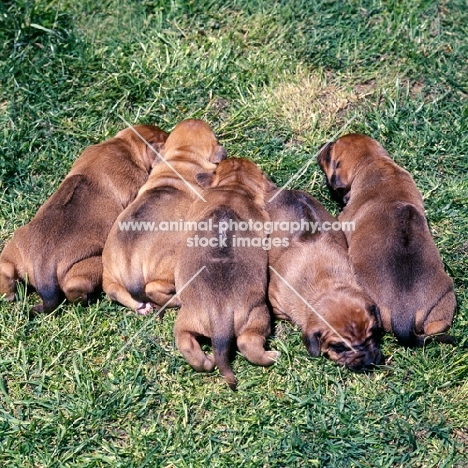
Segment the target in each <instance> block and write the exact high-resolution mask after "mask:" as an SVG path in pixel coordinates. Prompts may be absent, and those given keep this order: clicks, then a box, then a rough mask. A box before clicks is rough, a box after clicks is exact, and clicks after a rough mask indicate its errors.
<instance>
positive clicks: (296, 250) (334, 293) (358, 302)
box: [266, 190, 383, 371]
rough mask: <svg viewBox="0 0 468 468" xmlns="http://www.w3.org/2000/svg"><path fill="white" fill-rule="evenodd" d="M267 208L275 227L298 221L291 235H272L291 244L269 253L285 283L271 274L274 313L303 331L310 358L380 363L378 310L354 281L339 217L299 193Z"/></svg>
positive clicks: (357, 365) (355, 364) (354, 364)
mask: <svg viewBox="0 0 468 468" xmlns="http://www.w3.org/2000/svg"><path fill="white" fill-rule="evenodd" d="M266 208H267V210H268V213H269V215H270V218H271V221H272V222H273V223H275V222H277V223H279V222H287V223H289V226H291V227H292V226H293V224H291V223H297V226H296V227H295V229H290V231H292V230H294V231H295V232H293V233H292V234H291V233H289V234H288V233H285V232H281V231H279V230H278V229H274V230H273V232H272V234H271V237H272V238H275V237H278V236H284V235H285V234H286V235H289V246H287V247H285V246H284V243H283V245H281V246H275V244H274V243H273V244H272V245H273V246H272V248H271V250H270V252H269V264H270V266H271V267H273V268H274V269H275V270H276V272H278V273H279V274H280V275H281V276H282V278H283V279H284V280H283V279H282V278H280V277H279V276H278V274H277V273H276V272H275V271H270V284H269V287H268V298H269V300H270V303H271V305H272V307H273V312H274V314H275V315H276V316H277V317H278V318H281V319H285V320H289V321H290V322H292V323H294V324H296V325H298V326H299V327H300V328H301V330H302V339H303V342H304V344H305V346H306V348H307V350H308V351H309V353H310V354H311V355H312V356H319V355H320V352H323V353H324V354H325V356H327V357H328V358H330V359H332V360H333V361H336V362H338V363H339V364H342V365H345V366H347V367H349V368H350V369H352V370H355V371H360V370H363V369H364V368H366V367H370V366H372V365H374V364H380V363H381V362H382V361H383V358H382V353H381V352H380V349H379V338H380V333H379V328H380V326H381V323H380V316H379V310H378V308H377V307H376V306H375V304H374V303H373V302H372V300H371V299H370V297H369V296H368V295H367V294H365V293H364V292H363V291H362V290H361V289H360V288H359V287H358V285H357V283H356V280H355V279H354V275H353V271H352V269H351V265H350V264H349V262H348V255H347V245H346V239H345V236H344V234H343V232H342V231H341V230H338V231H337V230H332V229H331V227H332V226H335V228H336V219H335V218H334V217H333V216H332V215H331V214H329V213H328V212H327V211H326V210H325V208H324V207H323V206H322V205H321V204H320V203H319V202H318V201H317V200H315V199H314V198H312V197H311V196H310V195H308V194H306V193H304V192H301V191H296V190H291V191H290V190H284V191H283V192H281V193H280V194H279V195H278V196H277V197H276V198H274V199H273V200H272V201H271V202H270V203H268V204H267V205H266ZM299 223H301V224H302V226H301V229H300V230H297V227H298V225H299ZM306 223H309V228H308V229H306ZM310 223H313V226H315V227H313V226H311V224H310ZM334 223H335V224H334ZM279 226H281V225H279ZM274 227H275V226H274ZM314 231H315V232H314ZM285 281H286V282H287V284H285ZM289 285H290V286H292V287H293V288H294V289H295V291H296V292H297V293H298V294H299V295H300V296H301V297H302V299H301V297H299V296H298V295H297V294H296V293H295V292H293V291H292V290H291V288H290V287H289ZM304 301H305V302H304Z"/></svg>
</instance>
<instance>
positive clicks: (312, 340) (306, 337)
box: [302, 331, 320, 357]
mask: <svg viewBox="0 0 468 468" xmlns="http://www.w3.org/2000/svg"><path fill="white" fill-rule="evenodd" d="M302 342H303V343H304V346H305V347H306V348H307V351H309V353H310V355H311V356H313V357H318V356H320V332H319V331H316V332H315V333H308V332H307V331H304V333H302Z"/></svg>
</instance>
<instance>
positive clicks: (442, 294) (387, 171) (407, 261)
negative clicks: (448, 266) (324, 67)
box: [318, 134, 456, 346]
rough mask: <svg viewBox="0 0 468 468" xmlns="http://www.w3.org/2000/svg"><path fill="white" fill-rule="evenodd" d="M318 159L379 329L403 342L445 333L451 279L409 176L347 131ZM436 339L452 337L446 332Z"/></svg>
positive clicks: (420, 341) (449, 313) (381, 152)
mask: <svg viewBox="0 0 468 468" xmlns="http://www.w3.org/2000/svg"><path fill="white" fill-rule="evenodd" d="M318 160H319V164H320V166H321V168H322V169H323V171H324V172H325V174H326V176H327V181H328V184H329V186H330V188H331V189H332V190H334V191H335V192H338V194H339V196H340V197H341V198H342V199H343V204H344V205H346V206H345V208H344V209H343V211H342V212H341V214H340V216H339V218H338V219H339V220H340V221H342V222H345V221H352V222H354V223H355V230H354V231H349V232H346V237H347V240H348V244H349V256H350V260H351V263H352V265H353V269H354V272H355V275H356V278H357V280H358V283H359V284H360V285H361V286H362V287H363V288H364V290H365V291H366V292H367V293H368V294H369V295H370V296H371V297H372V298H373V300H374V301H375V302H376V304H377V305H378V306H379V308H380V312H381V315H382V322H383V326H384V328H385V330H387V331H393V333H394V334H395V336H396V337H397V338H398V340H399V341H400V343H402V344H403V345H405V346H420V345H422V344H423V343H424V340H425V338H426V337H428V336H432V335H436V334H442V333H444V332H445V331H447V330H448V329H449V328H450V326H451V324H452V319H453V314H454V310H455V306H456V302H455V294H454V291H453V281H452V280H451V279H450V278H449V277H448V276H447V274H446V273H445V272H444V267H443V264H442V261H441V258H440V255H439V252H438V251H437V247H436V246H435V244H434V241H433V240H432V237H431V234H430V232H429V228H428V225H427V221H426V218H425V215H424V206H423V200H422V197H421V194H420V193H419V191H418V189H417V187H416V184H415V183H414V181H413V179H412V177H411V176H410V174H409V173H408V172H407V171H405V170H404V169H402V168H401V167H399V166H398V165H397V164H395V163H394V162H393V161H392V160H391V159H390V157H389V155H388V153H387V152H386V151H385V150H384V149H383V148H382V146H380V145H379V143H377V141H375V140H373V139H372V138H369V137H367V136H365V135H359V134H350V135H346V136H344V137H342V138H340V139H338V140H337V141H336V142H335V143H331V144H329V145H328V146H326V147H325V148H323V150H322V151H321V153H320V155H319V158H318ZM436 339H438V340H439V341H447V342H453V338H452V337H450V336H449V335H445V334H444V335H439V336H438V337H436Z"/></svg>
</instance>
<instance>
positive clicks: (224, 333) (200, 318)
mask: <svg viewBox="0 0 468 468" xmlns="http://www.w3.org/2000/svg"><path fill="white" fill-rule="evenodd" d="M197 180H198V182H199V183H200V184H201V185H202V186H203V187H205V188H208V189H207V190H206V191H205V192H204V194H203V196H204V197H205V199H206V201H207V203H203V202H202V201H200V200H196V201H195V202H194V203H193V205H192V207H191V209H190V212H189V215H188V219H190V220H191V221H196V222H197V226H200V227H202V226H203V223H205V224H206V223H209V221H210V220H211V222H212V224H213V226H214V227H217V228H218V232H215V233H213V232H211V233H210V232H206V231H204V230H200V229H198V230H196V231H194V232H188V233H187V235H186V237H185V242H184V243H182V244H181V248H180V250H179V253H178V260H177V266H176V289H177V290H178V291H181V293H180V299H181V302H182V307H181V309H180V311H179V313H178V315H177V318H176V323H175V329H174V333H175V339H176V344H177V347H178V349H179V350H180V351H181V353H182V354H183V355H184V357H185V359H186V360H187V362H188V363H189V364H190V365H191V366H192V367H193V368H194V369H195V370H197V371H200V372H211V371H212V370H213V368H214V366H215V364H216V365H217V366H218V368H219V370H220V372H221V374H222V375H223V376H224V378H225V379H226V381H227V383H228V385H229V386H230V387H231V388H232V389H235V387H236V378H235V376H234V373H233V371H232V368H231V366H230V363H229V351H230V350H231V348H232V346H233V345H234V343H235V342H236V343H237V346H238V348H239V350H240V352H241V353H242V354H243V355H244V356H245V357H246V358H247V359H248V360H249V361H250V362H251V363H253V364H258V365H262V366H269V365H271V364H273V363H274V362H275V360H276V359H277V358H278V357H279V353H278V352H276V351H265V349H264V345H265V340H266V338H267V337H268V335H269V334H270V314H269V311H268V308H267V306H266V303H265V300H266V288H267V264H268V254H267V251H266V250H265V248H264V246H265V245H266V244H265V240H266V235H265V233H264V232H263V231H249V230H242V231H241V230H240V229H242V228H243V226H242V225H241V224H239V230H237V231H235V228H236V225H235V224H234V223H245V225H244V227H245V226H246V225H247V223H248V222H249V220H252V223H255V222H257V223H258V222H261V223H262V225H263V223H265V222H266V221H268V215H267V213H266V212H265V210H264V209H263V203H264V194H265V192H266V191H267V190H270V187H271V186H272V185H273V184H272V183H271V182H270V181H269V180H268V179H267V178H266V177H265V175H264V174H263V173H262V171H261V170H260V169H259V168H258V167H257V166H256V165H255V164H254V163H252V162H250V161H248V160H246V159H227V160H225V161H223V162H221V164H220V165H219V166H218V169H217V171H216V174H215V175H212V174H206V173H205V174H198V175H197ZM231 223H232V228H234V230H231V229H230V227H231ZM240 237H242V242H241V239H240ZM203 238H204V239H205V241H206V244H208V245H207V246H205V245H206V244H204V243H203V242H202V240H201V239H203ZM195 239H197V240H199V242H200V243H199V244H198V247H197V244H194V241H195ZM203 246H205V247H203ZM202 268H203V270H202V271H201V272H200V273H199V275H198V276H197V277H196V278H195V279H194V280H193V282H190V280H191V278H193V275H194V274H196V273H197V272H198V271H200V269H202ZM198 337H208V338H211V340H212V344H213V355H205V353H204V352H203V351H202V349H201V347H200V344H199V343H198V341H197V338H198Z"/></svg>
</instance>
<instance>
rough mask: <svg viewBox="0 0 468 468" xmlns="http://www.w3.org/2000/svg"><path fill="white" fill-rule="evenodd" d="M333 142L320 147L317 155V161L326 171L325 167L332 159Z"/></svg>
mask: <svg viewBox="0 0 468 468" xmlns="http://www.w3.org/2000/svg"><path fill="white" fill-rule="evenodd" d="M332 146H333V143H325V144H324V145H322V146H321V147H320V149H319V154H318V156H317V161H318V163H319V165H320V167H321V168H322V170H323V171H325V167H326V166H328V165H329V164H330V161H331V153H330V152H331V149H332Z"/></svg>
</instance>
